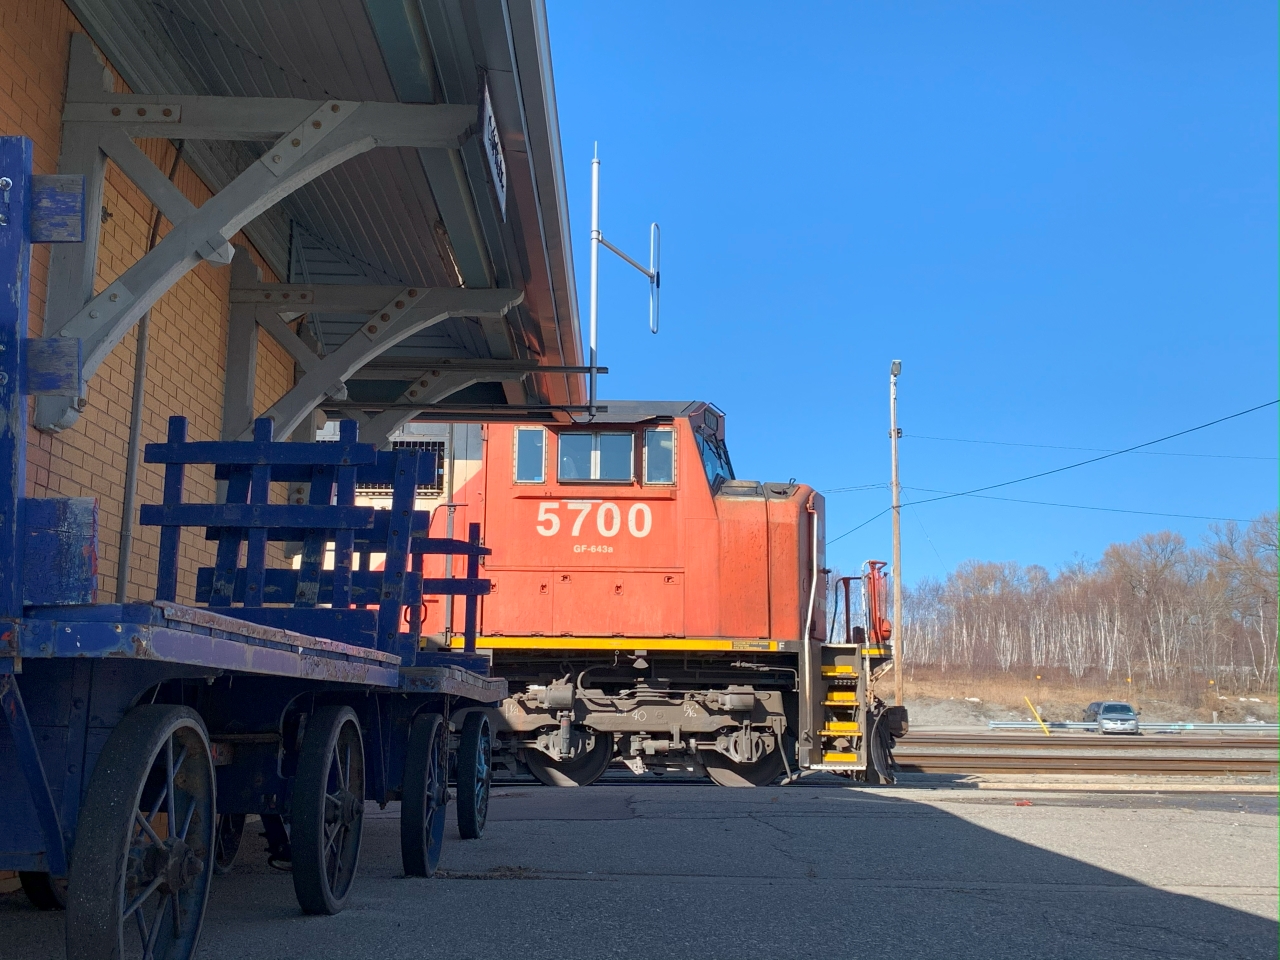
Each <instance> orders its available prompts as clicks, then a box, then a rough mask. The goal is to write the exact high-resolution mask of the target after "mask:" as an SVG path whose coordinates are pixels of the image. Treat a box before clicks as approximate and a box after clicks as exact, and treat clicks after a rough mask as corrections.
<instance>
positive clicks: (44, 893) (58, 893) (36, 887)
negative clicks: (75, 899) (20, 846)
mask: <svg viewBox="0 0 1280 960" xmlns="http://www.w3.org/2000/svg"><path fill="white" fill-rule="evenodd" d="M18 880H19V882H20V883H21V884H22V892H23V893H25V894H26V895H27V899H28V900H30V901H31V905H32V906H33V907H35V908H36V909H37V910H65V909H66V908H67V881H66V880H65V879H63V880H55V879H54V878H53V877H51V876H49V874H47V873H37V872H35V871H33V870H19V871H18Z"/></svg>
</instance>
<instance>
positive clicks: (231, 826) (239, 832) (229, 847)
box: [213, 813, 244, 876]
mask: <svg viewBox="0 0 1280 960" xmlns="http://www.w3.org/2000/svg"><path fill="white" fill-rule="evenodd" d="M243 839H244V814H243V813H220V814H218V826H217V829H216V830H215V831H214V844H213V850H214V854H213V872H214V873H216V874H218V875H219V876H223V875H224V874H228V873H230V872H231V867H232V866H233V865H234V864H235V862H236V854H238V853H239V852H240V842H241V841H242V840H243Z"/></svg>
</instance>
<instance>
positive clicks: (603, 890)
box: [0, 784, 1277, 960]
mask: <svg viewBox="0 0 1280 960" xmlns="http://www.w3.org/2000/svg"><path fill="white" fill-rule="evenodd" d="M965 796H966V797H970V796H972V793H969V792H966V793H965ZM985 799H986V798H984V802H985ZM1098 799H1099V798H1096V797H1094V798H1093V801H1097V800H1098ZM992 804H993V805H994V806H995V807H998V809H992V810H988V811H985V812H984V813H983V816H991V817H994V818H995V820H997V821H1000V822H1003V818H1007V817H1016V816H1020V815H1023V814H1022V812H1021V811H1018V810H1017V809H1016V808H1014V807H1013V800H1012V798H1009V797H1001V798H998V799H993V800H992ZM1272 810H1274V803H1273V804H1272ZM371 812H372V811H371ZM493 812H494V817H493V822H492V823H491V825H490V828H489V832H488V834H487V836H486V838H485V839H484V840H481V841H474V842H463V841H460V840H458V839H457V834H456V832H455V831H453V830H451V833H452V836H451V837H450V839H449V840H448V841H447V846H446V849H445V854H444V859H443V861H442V864H441V866H442V868H444V870H445V871H446V874H445V875H444V876H442V877H439V878H436V879H432V880H407V879H404V878H403V877H402V876H401V875H400V865H399V855H398V853H399V851H398V837H399V823H398V820H397V818H396V817H395V815H394V814H395V811H394V809H389V810H387V811H385V812H384V813H383V814H382V815H381V816H371V817H370V818H369V820H368V822H367V824H366V848H365V851H364V853H363V855H362V860H361V867H360V869H361V877H360V879H359V880H358V882H357V889H356V892H355V895H354V897H353V900H354V902H353V904H352V906H351V907H349V908H348V909H347V911H346V912H345V913H343V914H341V915H339V916H337V917H332V918H320V917H303V916H302V915H301V914H300V912H299V911H298V908H297V906H296V903H294V901H293V891H292V883H291V880H290V878H289V877H288V876H285V875H280V874H273V873H271V872H270V871H268V870H267V868H266V867H265V866H264V865H263V864H262V863H261V860H262V857H261V855H260V854H259V853H258V851H257V849H256V844H255V843H247V844H246V849H245V850H244V851H243V852H242V860H241V862H240V863H239V864H238V865H237V868H236V872H235V873H233V874H232V875H231V876H229V877H220V878H218V879H217V881H216V887H215V891H214V894H213V897H212V900H211V904H210V911H209V916H208V920H207V922H206V927H205V934H204V942H203V944H202V948H201V953H200V955H201V956H203V957H208V958H215V957H216V958H219V960H236V958H250V957H252V958H268V957H270V958H277V957H279V958H285V957H289V958H293V957H297V958H303V957H305V958H315V960H323V958H329V957H332V958H341V960H355V958H366V957H367V958H378V960H391V958H400V957H405V958H408V957H422V956H438V957H449V958H450V960H463V958H485V960H500V958H508V957H510V958H520V960H541V958H547V960H550V958H556V960H562V958H583V960H594V958H611V957H628V958H637V960H645V958H667V957H672V958H684V957H697V958H699V960H719V958H726V960H730V958H732V960H739V958H757V957H759V958H811V957H821V958H824V960H825V958H843V957H868V958H870V957H875V958H882V957H884V956H886V955H895V956H900V957H905V958H933V957H937V958H947V960H953V958H982V960H987V958H993V960H994V958H1011V960H1012V958H1017V960H1053V958H1073V960H1075V958H1079V960H1095V958H1096V960H1122V958H1129V957H1152V958H1156V957H1158V958H1196V960H1201V958H1206V957H1213V958H1240V960H1245V958H1250V960H1252V958H1258V960H1263V958H1266V960H1274V958H1275V957H1276V943H1277V925H1276V923H1275V921H1274V920H1271V919H1267V918H1266V917H1264V916H1259V915H1258V914H1259V913H1261V914H1272V915H1273V914H1274V910H1275V891H1274V889H1270V890H1269V891H1268V889H1267V888H1266V886H1265V885H1266V884H1267V883H1269V882H1270V881H1269V879H1268V877H1269V873H1268V869H1267V865H1268V863H1270V865H1271V869H1274V858H1275V839H1274V837H1275V832H1274V819H1273V818H1267V817H1264V816H1262V815H1261V814H1262V811H1261V810H1259V811H1258V812H1256V813H1252V814H1248V813H1242V814H1240V819H1244V818H1245V817H1252V818H1253V819H1252V820H1251V821H1250V822H1249V823H1248V824H1247V826H1248V827H1249V828H1250V832H1249V833H1248V834H1247V835H1232V836H1238V837H1239V839H1238V841H1236V840H1233V841H1232V846H1231V847H1230V848H1228V849H1222V850H1221V851H1220V852H1221V856H1222V857H1223V858H1225V859H1226V860H1227V861H1236V862H1238V863H1239V864H1240V871H1241V872H1240V875H1238V876H1235V877H1234V879H1230V878H1228V880H1226V881H1223V879H1222V877H1223V875H1224V870H1223V868H1222V867H1221V865H1218V866H1215V867H1213V868H1212V869H1211V868H1210V865H1206V863H1205V862H1204V861H1203V856H1202V851H1203V850H1204V849H1205V848H1206V843H1209V840H1207V839H1206V837H1209V834H1206V835H1205V836H1201V835H1200V834H1199V833H1198V832H1195V833H1194V835H1193V831H1195V830H1196V828H1195V827H1192V828H1190V829H1189V830H1188V833H1187V835H1186V837H1185V838H1180V837H1177V836H1174V837H1170V836H1168V835H1167V830H1166V831H1165V834H1164V835H1163V840H1164V842H1167V843H1169V844H1170V848H1169V849H1171V850H1179V849H1181V850H1184V851H1185V860H1184V861H1182V862H1172V863H1171V862H1167V861H1169V860H1176V859H1177V858H1176V857H1169V856H1164V855H1160V856H1157V857H1155V858H1154V859H1152V857H1151V856H1150V855H1148V858H1147V860H1145V861H1144V860H1143V859H1142V857H1143V854H1142V853H1141V852H1140V850H1139V849H1138V848H1140V847H1141V843H1142V841H1143V840H1145V839H1146V838H1147V835H1148V834H1151V836H1152V837H1153V838H1154V837H1155V836H1156V834H1157V833H1158V832H1159V831H1160V830H1161V829H1162V828H1161V822H1160V821H1159V819H1158V818H1157V813H1159V814H1160V815H1163V811H1143V810H1117V809H1106V805H1105V803H1091V801H1089V800H1088V799H1087V798H1082V799H1081V801H1080V803H1079V804H1078V805H1077V807H1076V810H1075V812H1070V811H1061V810H1049V811H1046V810H1043V809H1041V810H1039V811H1037V812H1036V813H1035V815H1036V816H1038V817H1041V818H1043V824H1044V826H1045V828H1046V829H1047V830H1057V829H1065V830H1076V831H1080V830H1086V831H1087V830H1089V829H1090V827H1089V824H1090V823H1091V822H1096V823H1097V824H1098V827H1099V829H1101V828H1102V827H1103V826H1104V825H1105V824H1109V826H1107V829H1108V830H1112V831H1115V830H1116V829H1117V821H1116V819H1115V818H1117V817H1128V816H1130V815H1132V817H1133V822H1132V824H1131V825H1130V826H1128V827H1126V826H1125V824H1127V823H1128V822H1129V821H1123V822H1120V823H1119V829H1120V835H1121V836H1124V835H1125V834H1126V831H1127V833H1128V835H1130V837H1131V839H1132V840H1133V847H1134V849H1132V850H1131V849H1128V847H1127V846H1126V845H1125V844H1124V843H1120V842H1118V843H1117V848H1116V850H1115V854H1114V863H1115V864H1116V865H1117V867H1119V868H1123V869H1127V870H1129V871H1130V872H1133V873H1142V872H1143V871H1144V870H1148V872H1149V870H1150V869H1151V868H1158V870H1163V871H1164V873H1163V874H1162V875H1167V876H1169V877H1170V878H1171V879H1170V880H1169V881H1168V882H1165V881H1163V880H1162V881H1161V882H1162V885H1163V886H1173V887H1175V888H1176V889H1174V890H1169V889H1163V888H1162V887H1154V886H1150V885H1147V884H1144V883H1140V882H1138V881H1136V880H1133V879H1131V878H1129V877H1126V876H1124V875H1122V874H1121V873H1118V872H1112V871H1111V870H1107V869H1101V868H1099V867H1096V866H1092V865H1090V864H1088V863H1085V862H1083V860H1079V859H1074V858H1073V857H1070V856H1063V855H1061V854H1058V853H1053V852H1051V851H1049V850H1046V849H1043V848H1041V847H1039V846H1036V845H1034V844H1032V843H1027V842H1022V841H1020V840H1016V839H1012V838H1011V837H1009V836H1006V835H1005V834H1003V833H1001V832H998V831H997V830H994V829H987V828H986V827H983V826H979V825H976V824H975V823H973V822H970V820H968V819H966V817H965V816H962V815H957V814H956V813H952V812H949V811H947V810H942V809H939V808H938V807H937V806H935V805H933V804H931V803H926V802H918V801H916V800H914V799H910V798H903V797H902V796H900V795H893V796H891V795H889V794H888V793H885V792H877V791H873V790H844V789H828V788H825V787H823V786H822V785H820V784H810V785H806V784H801V785H797V786H791V787H785V788H784V787H771V788H761V789H758V790H725V789H720V788H715V787H710V786H700V785H688V784H682V785H675V784H673V785H670V787H669V788H666V787H664V788H662V789H652V788H651V787H649V786H648V785H645V784H636V785H631V786H625V785H602V786H596V787H592V788H586V789H581V790H563V791H556V790H552V789H550V788H539V787H532V786H523V785H521V786H520V787H519V788H511V787H508V788H504V789H503V790H502V791H501V792H500V794H499V795H498V796H496V797H495V800H494V811H493ZM1209 814H1212V817H1213V822H1214V824H1218V825H1219V826H1222V825H1223V824H1221V823H1219V821H1224V823H1225V826H1231V816H1232V815H1231V813H1230V812H1229V811H1225V810H1224V811H1209V812H1207V813H1206V817H1208V816H1209ZM1219 814H1221V816H1219ZM1055 817H1067V818H1068V819H1069V820H1070V822H1069V823H1064V824H1062V825H1058V824H1057V821H1056V820H1055V819H1054V818H1055ZM1144 817H1147V818H1148V819H1143V818H1144ZM1107 818H1111V819H1110V820H1109V821H1108V819H1107ZM1182 820H1183V822H1186V823H1193V824H1194V822H1195V821H1194V820H1193V819H1192V818H1189V817H1184V818H1182ZM1255 821H1256V822H1255ZM1214 829H1217V827H1215V828H1214ZM1211 832H1212V831H1210V833H1211ZM1184 839H1185V843H1184V842H1183V840H1184ZM1210 839H1211V837H1210ZM1255 842H1256V843H1263V844H1265V846H1263V847H1261V848H1259V847H1257V846H1250V845H1251V844H1254V843H1255ZM1237 843H1238V844H1239V847H1238V848H1237V846H1236V845H1235V844H1237ZM1268 858H1270V859H1269V860H1268ZM1108 862H1111V861H1108ZM1228 872H1229V871H1228ZM1144 875H1147V874H1144ZM1187 891H1192V892H1199V893H1202V894H1203V896H1214V897H1216V898H1217V899H1219V900H1232V901H1234V902H1236V903H1238V904H1240V905H1244V906H1248V907H1249V908H1250V909H1256V911H1257V912H1256V913H1251V912H1248V911H1247V910H1245V909H1237V908H1236V907H1233V906H1226V905H1223V904H1221V903H1214V902H1211V901H1210V900H1207V899H1204V898H1203V897H1202V896H1194V895H1189V894H1188V892H1187ZM1268 897H1269V898H1270V899H1269V900H1268ZM61 956H62V926H61V920H60V917H59V916H58V915H56V914H41V913H39V912H37V911H35V910H34V909H33V908H31V907H30V906H29V905H28V904H27V903H26V901H25V899H24V897H23V896H22V894H20V893H17V894H9V895H4V896H0V957H2V958H5V960H7V958H10V957H14V958H17V957H22V958H32V957H61Z"/></svg>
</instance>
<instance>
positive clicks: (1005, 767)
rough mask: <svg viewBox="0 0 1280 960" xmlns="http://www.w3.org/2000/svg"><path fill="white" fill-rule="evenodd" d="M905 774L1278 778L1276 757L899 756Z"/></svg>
mask: <svg viewBox="0 0 1280 960" xmlns="http://www.w3.org/2000/svg"><path fill="white" fill-rule="evenodd" d="M894 759H895V760H897V762H898V765H899V766H900V767H901V768H902V770H903V771H904V772H906V773H1084V774H1134V773H1141V774H1160V775H1164V776H1202V777H1222V776H1258V775H1266V774H1274V773H1275V772H1276V768H1277V762H1276V758H1275V757H1162V756H1155V757H1134V756H1123V755H1122V756H1110V757H1108V756H1092V757H1089V756H1076V757H1073V756H1063V755H1061V754H1013V753H1010V754H994V753H938V754H917V753H908V752H906V751H902V750H895V751H894Z"/></svg>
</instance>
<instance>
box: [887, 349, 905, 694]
mask: <svg viewBox="0 0 1280 960" xmlns="http://www.w3.org/2000/svg"><path fill="white" fill-rule="evenodd" d="M901 372H902V361H901V360H895V361H893V363H892V364H891V365H890V366H889V451H890V453H889V456H890V461H891V465H892V473H893V476H892V480H891V483H890V486H891V489H892V491H893V698H894V703H897V704H899V705H901V704H902V699H903V697H902V667H903V657H902V485H901V484H899V483H898V438H899V437H901V436H902V431H901V430H900V429H899V428H898V374H899V373H901Z"/></svg>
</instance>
